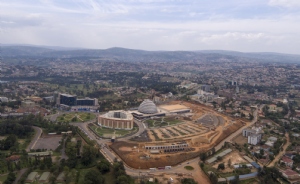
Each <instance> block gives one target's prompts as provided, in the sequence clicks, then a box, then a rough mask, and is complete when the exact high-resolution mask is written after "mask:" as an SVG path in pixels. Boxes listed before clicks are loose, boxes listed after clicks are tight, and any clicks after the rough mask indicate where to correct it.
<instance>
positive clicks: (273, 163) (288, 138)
mask: <svg viewBox="0 0 300 184" xmlns="http://www.w3.org/2000/svg"><path fill="white" fill-rule="evenodd" d="M285 137H286V140H287V141H286V143H285V145H283V150H282V151H281V152H279V154H278V155H277V156H276V157H275V159H274V160H273V161H272V162H271V163H270V164H269V165H268V167H273V166H274V165H275V163H277V162H278V161H279V159H280V158H281V157H282V156H283V155H284V154H285V150H286V149H287V147H288V146H289V145H290V144H291V142H290V137H289V134H288V133H285Z"/></svg>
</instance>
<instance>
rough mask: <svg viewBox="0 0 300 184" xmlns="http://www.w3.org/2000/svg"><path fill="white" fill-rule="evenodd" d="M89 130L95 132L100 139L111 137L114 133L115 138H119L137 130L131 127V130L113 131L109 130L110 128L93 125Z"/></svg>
mask: <svg viewBox="0 0 300 184" xmlns="http://www.w3.org/2000/svg"><path fill="white" fill-rule="evenodd" d="M91 128H92V129H93V130H94V131H95V132H97V134H98V135H99V136H101V137H111V135H112V134H114V132H115V135H116V137H121V136H124V135H127V134H129V133H131V132H135V131H136V130H137V128H136V127H133V129H132V130H117V129H116V130H114V129H110V128H104V127H99V126H96V125H93V126H92V127H91Z"/></svg>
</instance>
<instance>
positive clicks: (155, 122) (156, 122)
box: [145, 118, 182, 128]
mask: <svg viewBox="0 0 300 184" xmlns="http://www.w3.org/2000/svg"><path fill="white" fill-rule="evenodd" d="M145 123H147V124H148V127H150V128H151V127H162V126H170V125H176V124H178V123H182V121H180V120H178V119H174V118H158V119H148V120H146V121H145Z"/></svg>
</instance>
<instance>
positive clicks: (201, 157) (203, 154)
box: [200, 152, 207, 162]
mask: <svg viewBox="0 0 300 184" xmlns="http://www.w3.org/2000/svg"><path fill="white" fill-rule="evenodd" d="M206 158H207V155H206V153H205V152H203V153H200V159H201V160H202V161H203V162H204V161H205V160H206Z"/></svg>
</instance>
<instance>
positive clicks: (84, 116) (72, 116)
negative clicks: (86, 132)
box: [57, 112, 96, 123]
mask: <svg viewBox="0 0 300 184" xmlns="http://www.w3.org/2000/svg"><path fill="white" fill-rule="evenodd" d="M95 118H96V116H95V114H93V113H88V112H72V113H67V114H63V115H60V116H58V117H57V121H60V122H65V123H68V122H85V121H89V120H92V119H95Z"/></svg>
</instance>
